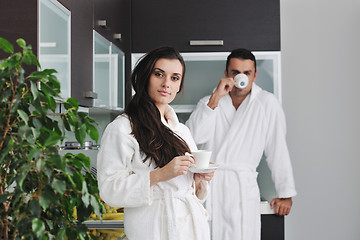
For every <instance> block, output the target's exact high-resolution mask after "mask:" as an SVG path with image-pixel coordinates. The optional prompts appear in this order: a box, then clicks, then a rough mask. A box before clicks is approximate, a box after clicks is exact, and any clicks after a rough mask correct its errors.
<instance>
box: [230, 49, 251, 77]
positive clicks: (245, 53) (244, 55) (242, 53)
mask: <svg viewBox="0 0 360 240" xmlns="http://www.w3.org/2000/svg"><path fill="white" fill-rule="evenodd" d="M232 58H239V59H244V60H246V59H249V60H251V61H253V62H254V66H255V72H256V59H255V56H254V54H252V52H251V51H250V50H247V49H245V48H238V49H235V50H233V51H232V52H231V53H230V55H229V56H228V57H227V60H226V72H227V71H228V67H229V63H230V59H232Z"/></svg>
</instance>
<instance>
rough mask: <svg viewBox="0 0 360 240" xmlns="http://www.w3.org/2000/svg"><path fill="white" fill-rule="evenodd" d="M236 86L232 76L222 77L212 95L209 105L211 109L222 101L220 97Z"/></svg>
mask: <svg viewBox="0 0 360 240" xmlns="http://www.w3.org/2000/svg"><path fill="white" fill-rule="evenodd" d="M233 87H234V79H232V78H222V79H220V82H219V84H218V85H217V87H216V89H215V91H214V93H213V94H212V95H211V97H210V100H209V103H208V106H209V107H210V108H211V109H215V108H216V107H217V105H218V103H219V101H220V99H221V98H222V97H223V96H225V95H226V94H228V93H229V92H230V91H231V89H232V88H233Z"/></svg>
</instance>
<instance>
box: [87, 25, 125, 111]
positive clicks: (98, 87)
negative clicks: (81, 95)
mask: <svg viewBox="0 0 360 240" xmlns="http://www.w3.org/2000/svg"><path fill="white" fill-rule="evenodd" d="M93 39H94V57H93V59H94V67H93V69H94V74H93V76H94V77H93V86H94V92H95V93H96V94H97V98H96V99H95V101H94V106H95V107H100V108H107V109H115V110H122V109H124V107H125V106H124V104H125V100H124V85H125V84H124V80H125V73H124V68H125V67H124V66H125V62H124V60H125V59H124V58H125V55H124V53H123V52H122V51H121V50H120V49H119V48H118V47H116V46H115V45H114V44H113V43H112V42H109V41H108V40H107V39H105V38H104V37H102V36H101V35H100V34H99V33H97V32H96V31H94V37H93Z"/></svg>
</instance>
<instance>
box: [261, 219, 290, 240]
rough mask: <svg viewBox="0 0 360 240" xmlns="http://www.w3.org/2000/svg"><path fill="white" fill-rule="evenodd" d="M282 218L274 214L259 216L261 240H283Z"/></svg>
mask: <svg viewBox="0 0 360 240" xmlns="http://www.w3.org/2000/svg"><path fill="white" fill-rule="evenodd" d="M284 221H285V220H284V217H283V216H278V215H275V214H262V215H261V240H284V239H285V231H284Z"/></svg>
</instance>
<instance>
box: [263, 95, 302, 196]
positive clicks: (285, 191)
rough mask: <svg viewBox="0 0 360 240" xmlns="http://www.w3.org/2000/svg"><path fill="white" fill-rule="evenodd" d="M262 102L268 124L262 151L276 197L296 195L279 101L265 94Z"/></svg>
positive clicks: (283, 118) (284, 123) (283, 117)
mask: <svg viewBox="0 0 360 240" xmlns="http://www.w3.org/2000/svg"><path fill="white" fill-rule="evenodd" d="M264 102H265V114H266V117H267V126H268V130H267V134H266V140H265V141H266V143H265V152H264V153H265V156H266V161H267V163H268V166H269V168H270V169H271V174H272V179H273V181H274V184H275V188H276V192H277V197H279V198H287V197H293V196H295V195H296V190H295V182H294V177H293V171H292V166H291V162H290V156H289V151H288V148H287V144H286V122H285V115H284V112H283V110H282V107H281V105H280V103H279V102H278V100H277V99H276V98H275V97H274V96H272V95H267V96H266V101H264Z"/></svg>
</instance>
